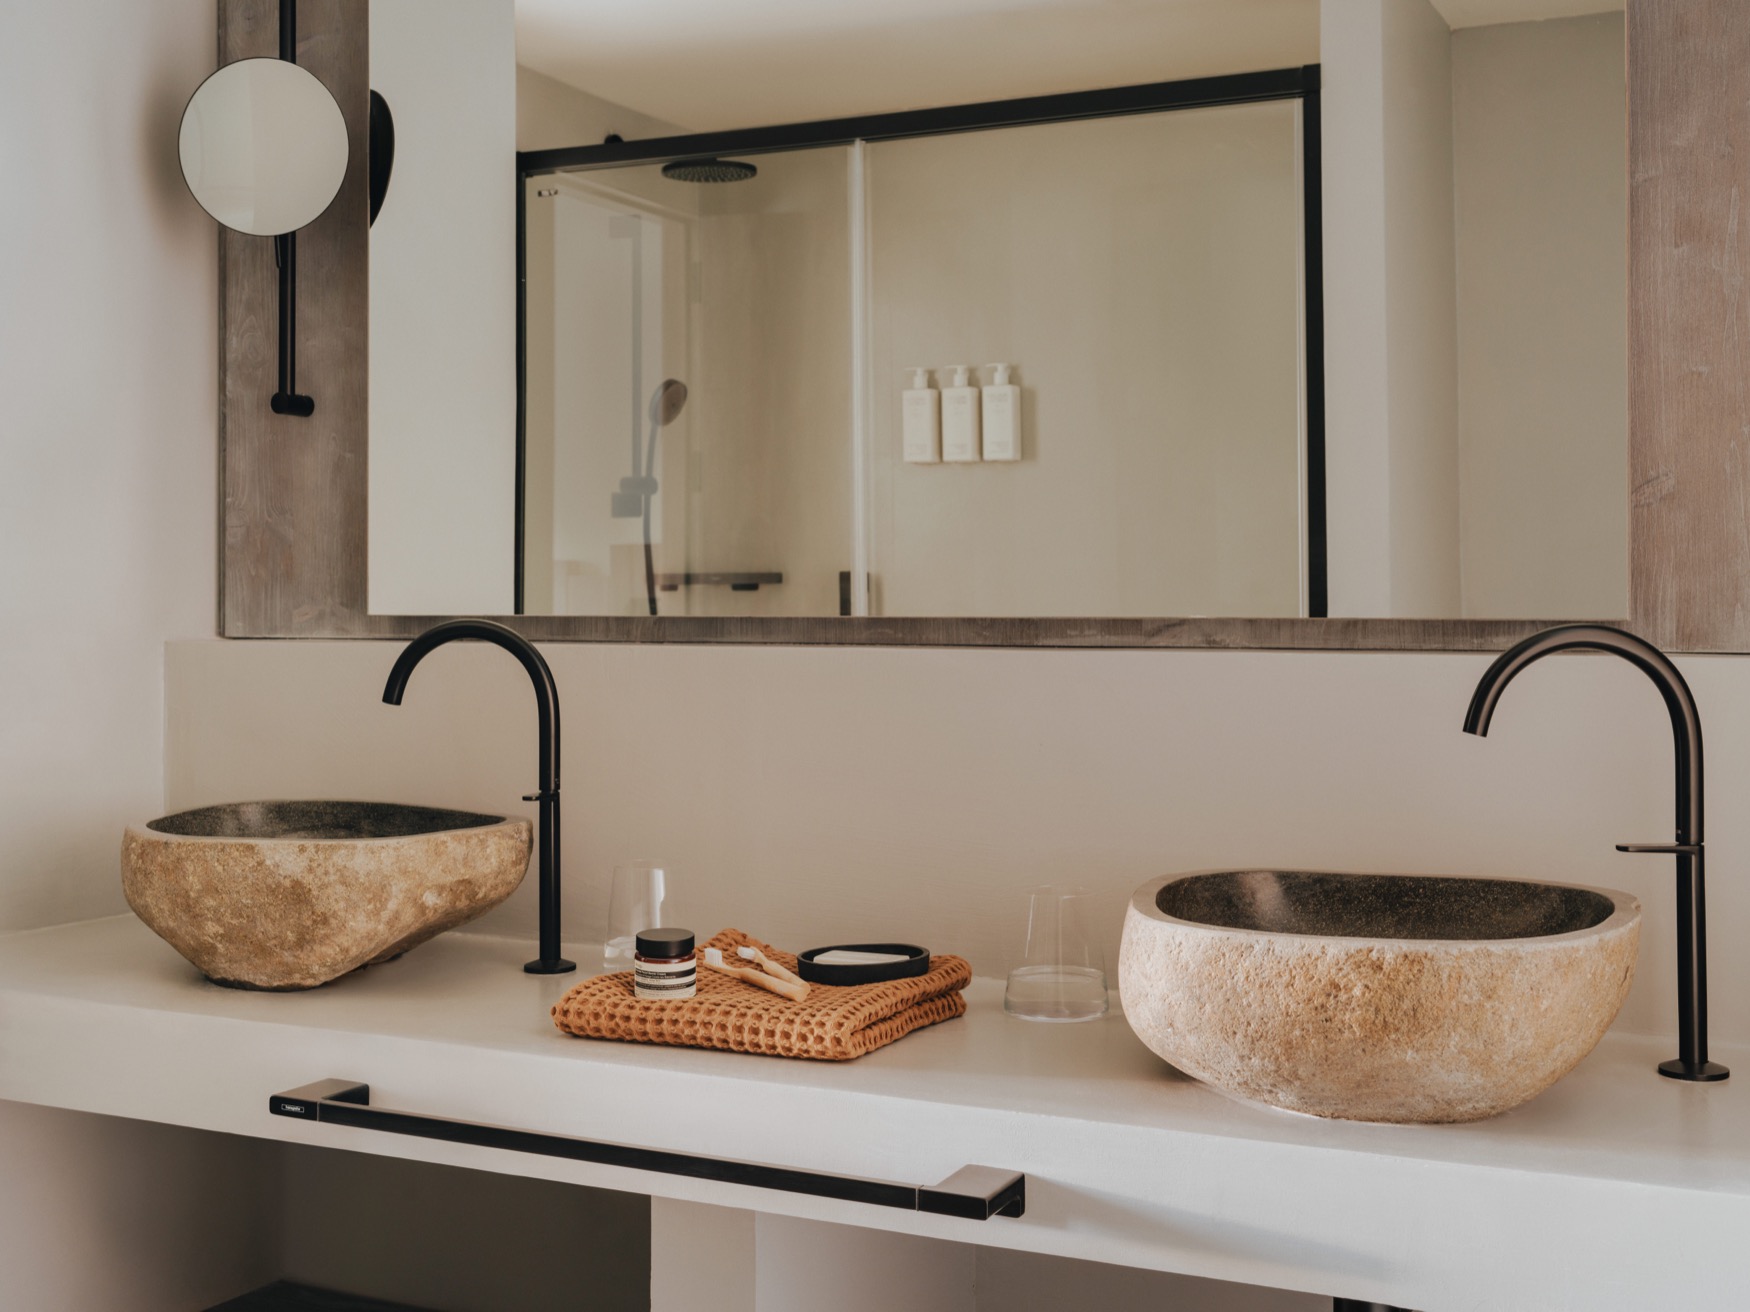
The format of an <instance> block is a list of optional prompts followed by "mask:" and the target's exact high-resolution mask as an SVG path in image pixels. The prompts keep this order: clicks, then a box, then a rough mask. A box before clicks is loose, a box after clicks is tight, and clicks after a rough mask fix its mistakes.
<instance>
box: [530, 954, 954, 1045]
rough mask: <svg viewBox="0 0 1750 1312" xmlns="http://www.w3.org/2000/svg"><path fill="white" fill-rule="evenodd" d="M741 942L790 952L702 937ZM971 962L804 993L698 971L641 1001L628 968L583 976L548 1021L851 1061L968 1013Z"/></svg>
mask: <svg viewBox="0 0 1750 1312" xmlns="http://www.w3.org/2000/svg"><path fill="white" fill-rule="evenodd" d="M743 945H746V946H748V947H755V948H758V949H759V950H760V951H762V952H764V953H765V954H766V955H767V956H768V957H770V958H771V959H772V960H773V961H776V962H778V963H779V964H780V965H783V966H786V967H788V968H789V969H791V970H794V969H795V968H796V958H795V957H793V956H791V955H790V954H789V953H788V952H779V951H778V950H777V949H775V948H772V947H768V946H767V945H766V944H764V943H761V942H760V941H759V940H757V939H754V938H750V937H748V936H747V935H746V934H744V933H742V932H741V931H740V930H739V929H726V930H724V931H723V932H722V933H720V934H718V935H717V936H716V937H715V938H713V939H711V940H710V942H708V943H703V944H701V945H700V947H699V955H700V960H701V962H702V961H703V959H704V951H705V949H706V948H721V949H722V951H723V955H724V956H725V957H726V958H733V957H734V956H735V949H736V948H738V947H742V946H743ZM971 980H972V967H971V966H969V965H968V964H967V963H966V961H965V960H964V959H963V958H960V957H952V956H949V957H931V958H930V969H929V972H928V973H927V974H923V975H915V976H913V977H912V978H910V979H895V980H888V981H887V982H886V983H882V984H853V985H846V986H843V987H838V986H834V985H831V984H811V985H809V991H808V997H807V999H806V1000H805V1001H802V1002H792V1001H790V1000H789V999H788V998H780V997H776V996H774V995H773V994H770V993H767V992H766V991H765V990H764V989H761V988H756V987H755V986H754V985H752V984H746V983H743V982H742V981H741V980H738V979H735V978H733V977H731V976H729V975H725V974H723V973H721V972H720V971H715V970H705V969H703V968H701V969H700V971H699V992H698V995H697V996H695V997H691V998H673V999H667V1000H664V1001H662V1002H640V1001H639V1000H638V999H637V998H635V997H634V996H633V995H632V973H631V972H630V971H621V972H619V973H618V974H614V975H597V976H596V977H595V978H594V979H586V980H584V981H583V983H581V984H579V985H578V986H577V987H576V988H574V989H572V990H571V991H570V992H569V993H567V994H566V995H565V996H564V997H563V998H560V999H559V1001H558V1002H557V1003H555V1004H554V1007H553V1023H554V1024H555V1025H557V1026H558V1027H559V1028H560V1029H562V1030H564V1031H565V1032H566V1033H567V1034H575V1035H577V1036H578V1037H580V1038H585V1039H621V1040H627V1041H630V1042H633V1043H666V1044H671V1045H674V1046H677V1047H684V1048H726V1049H728V1050H729V1051H731V1052H757V1053H761V1054H763V1055H765V1056H768V1057H811V1058H814V1059H816V1060H819V1061H849V1060H851V1058H853V1057H861V1056H862V1055H863V1054H864V1053H866V1052H873V1051H874V1050H875V1049H877V1048H881V1047H885V1046H886V1045H887V1044H889V1043H892V1042H893V1041H894V1040H895V1039H900V1038H904V1037H905V1036H906V1035H907V1034H910V1033H911V1032H912V1031H913V1030H916V1029H922V1028H923V1027H924V1026H926V1025H934V1024H936V1022H938V1021H944V1020H952V1019H953V1018H954V1017H956V1016H961V1015H964V1014H965V1013H966V999H965V998H963V997H962V996H961V995H960V991H961V990H962V989H964V988H965V987H966V986H967V984H969V983H970V982H971Z"/></svg>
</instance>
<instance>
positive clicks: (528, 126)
mask: <svg viewBox="0 0 1750 1312" xmlns="http://www.w3.org/2000/svg"><path fill="white" fill-rule="evenodd" d="M519 53H520V52H519ZM684 131H687V129H685V128H680V127H677V126H675V125H674V124H673V123H667V122H664V121H663V120H662V119H657V118H651V117H650V116H649V115H648V114H640V113H639V112H638V111H637V110H635V109H627V108H626V107H625V106H624V105H616V104H615V103H614V102H613V101H611V100H603V99H602V98H601V97H600V96H592V95H590V94H589V92H587V91H580V90H579V89H578V88H576V87H574V86H570V85H568V84H566V83H564V82H561V81H559V80H558V79H557V78H551V77H548V76H547V75H546V74H545V73H537V72H536V71H535V70H534V69H532V68H528V67H526V66H525V65H523V64H521V63H519V64H518V65H517V70H516V148H517V149H518V150H558V149H560V148H561V147H564V146H596V145H600V144H601V142H602V141H603V139H604V138H606V137H607V136H608V135H609V134H611V133H618V134H619V135H620V136H622V137H624V138H625V139H626V140H627V141H637V140H639V139H640V138H643V137H668V136H673V135H674V134H675V133H677V132H684Z"/></svg>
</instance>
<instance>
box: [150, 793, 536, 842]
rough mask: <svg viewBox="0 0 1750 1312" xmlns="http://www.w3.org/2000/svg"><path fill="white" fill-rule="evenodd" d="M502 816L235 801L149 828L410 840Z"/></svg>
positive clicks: (190, 834)
mask: <svg viewBox="0 0 1750 1312" xmlns="http://www.w3.org/2000/svg"><path fill="white" fill-rule="evenodd" d="M503 820H504V817H503V816H501V815H480V814H477V813H476V812H473V811H446V810H444V809H443V808H441V807H435V806H401V805H399V804H398V803H395V802H233V803H230V804H228V805H226V806H203V807H201V808H200V809H199V810H197V811H179V812H177V813H176V814H175V815H167V816H164V817H163V818H162V819H159V820H151V821H148V822H147V824H146V828H148V829H153V830H156V831H157V832H158V833H161V834H177V835H180V836H182V837H184V838H290V839H312V838H334V839H359V838H408V837H411V836H412V835H414V834H435V833H440V832H442V831H444V830H446V829H479V828H481V827H482V826H484V825H496V824H499V823H501V822H502V821H503Z"/></svg>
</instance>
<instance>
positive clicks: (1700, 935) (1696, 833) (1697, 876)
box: [1464, 624, 1729, 1080]
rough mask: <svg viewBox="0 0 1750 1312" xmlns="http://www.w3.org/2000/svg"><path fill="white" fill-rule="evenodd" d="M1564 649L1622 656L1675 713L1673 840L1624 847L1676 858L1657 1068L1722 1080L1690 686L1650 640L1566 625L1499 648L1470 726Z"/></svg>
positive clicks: (1481, 731) (1480, 729)
mask: <svg viewBox="0 0 1750 1312" xmlns="http://www.w3.org/2000/svg"><path fill="white" fill-rule="evenodd" d="M1559 651H1601V652H1609V653H1610V654H1611V655H1613V656H1620V657H1622V659H1624V660H1625V661H1627V662H1629V664H1631V665H1633V666H1634V667H1635V668H1636V669H1638V670H1640V671H1641V673H1643V674H1645V675H1646V676H1647V677H1648V678H1649V679H1651V680H1652V681H1653V684H1654V686H1655V687H1657V688H1658V690H1659V695H1660V696H1661V697H1663V698H1664V699H1665V709H1666V710H1667V711H1668V712H1670V715H1671V736H1672V741H1673V745H1674V748H1675V758H1676V759H1675V768H1674V774H1675V783H1676V805H1677V820H1676V829H1677V837H1676V841H1675V842H1672V843H1636V844H1619V845H1618V847H1617V850H1618V851H1620V852H1660V853H1666V854H1669V855H1671V856H1674V857H1676V859H1677V1029H1678V1048H1679V1053H1680V1055H1679V1056H1678V1057H1677V1059H1676V1060H1674V1061H1667V1062H1661V1063H1660V1065H1659V1072H1660V1074H1662V1075H1669V1076H1671V1077H1672V1078H1673V1079H1680V1080H1723V1079H1725V1078H1726V1076H1727V1075H1728V1074H1729V1072H1728V1071H1727V1070H1726V1068H1725V1067H1724V1066H1721V1065H1718V1064H1717V1063H1714V1062H1710V1061H1709V1060H1708V1059H1707V921H1706V910H1705V903H1704V900H1703V895H1704V889H1703V869H1704V865H1703V863H1704V851H1703V845H1702V820H1703V815H1702V750H1701V715H1700V713H1699V712H1698V711H1697V710H1696V707H1695V697H1694V695H1693V694H1691V692H1690V691H1689V684H1688V683H1686V682H1685V681H1684V678H1683V675H1682V674H1681V673H1679V672H1678V669H1677V667H1676V666H1675V665H1673V664H1672V663H1671V659H1670V657H1668V656H1666V655H1665V653H1664V652H1662V651H1660V650H1659V649H1658V648H1657V647H1655V646H1653V644H1652V643H1650V642H1647V641H1645V640H1644V639H1642V638H1637V637H1635V635H1634V634H1632V633H1625V632H1624V631H1623V630H1621V629H1614V628H1611V627H1609V626H1608V625H1603V624H1563V625H1560V626H1558V627H1556V628H1553V629H1545V630H1544V631H1543V632H1542V633H1534V634H1532V636H1531V637H1529V638H1526V639H1525V640H1524V641H1522V642H1520V643H1518V644H1517V645H1516V646H1513V647H1511V648H1509V649H1508V650H1506V651H1504V652H1502V653H1501V655H1500V656H1498V657H1497V658H1496V659H1495V662H1494V664H1492V665H1490V666H1489V668H1488V671H1487V672H1486V673H1485V674H1484V675H1483V677H1482V680H1481V682H1479V683H1478V684H1477V688H1476V691H1475V692H1474V693H1473V694H1471V699H1470V709H1469V710H1467V711H1466V712H1465V716H1464V731H1465V732H1466V733H1472V734H1476V735H1477V736H1478V737H1484V736H1486V735H1487V734H1488V732H1489V721H1490V720H1491V719H1493V718H1494V714H1495V705H1496V703H1497V702H1499V701H1500V700H1501V694H1502V692H1504V691H1505V690H1506V687H1507V685H1508V684H1509V683H1511V682H1512V681H1513V678H1514V676H1515V675H1517V674H1518V673H1519V672H1520V671H1521V670H1523V669H1524V668H1525V667H1526V666H1528V665H1530V664H1531V663H1532V662H1534V661H1538V660H1541V659H1542V658H1543V657H1545V656H1549V655H1552V654H1553V653H1555V652H1559Z"/></svg>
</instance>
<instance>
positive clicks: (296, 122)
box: [177, 59, 347, 237]
mask: <svg viewBox="0 0 1750 1312" xmlns="http://www.w3.org/2000/svg"><path fill="white" fill-rule="evenodd" d="M177 149H178V154H179V156H180V160H181V164H182V176H183V177H184V179H186V180H187V182H188V189H189V191H190V192H192V193H193V194H194V198H195V200H196V201H198V202H199V203H200V207H201V208H202V209H204V210H205V211H206V212H207V213H208V214H210V215H212V216H213V217H214V218H215V219H217V220H218V221H219V222H220V223H222V224H224V225H225V226H226V227H227V228H230V229H232V230H233V231H236V232H245V233H251V234H253V235H255V236H260V237H278V236H281V235H283V234H285V233H288V232H296V231H297V230H298V229H299V228H302V227H304V226H306V225H307V224H310V223H313V222H315V220H317V219H318V218H320V217H321V216H322V212H323V211H324V210H326V209H327V208H328V206H329V204H330V203H331V202H332V201H333V200H334V197H335V194H336V193H337V192H339V190H340V184H341V182H342V180H343V179H344V178H345V177H346V160H347V142H346V122H345V120H344V119H343V118H342V117H341V113H340V106H339V105H337V104H335V103H334V97H333V96H332V95H331V94H330V93H329V91H328V88H327V87H325V86H323V85H322V83H321V82H319V81H318V80H317V79H316V78H315V77H314V76H313V75H311V74H310V73H309V72H308V71H307V70H306V69H303V68H300V67H299V66H298V65H296V64H293V63H289V62H287V61H285V60H280V59H241V60H237V61H236V62H234V63H230V64H227V65H225V66H224V67H223V68H221V69H219V70H218V71H217V72H216V73H214V74H213V75H212V76H211V77H209V78H207V80H206V81H205V82H202V83H201V85H200V86H199V87H198V88H197V89H196V90H195V93H194V96H193V97H192V98H191V99H190V100H189V102H188V107H187V109H186V110H185V111H184V112H183V116H182V128H181V131H180V133H179V134H178V139H177Z"/></svg>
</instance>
